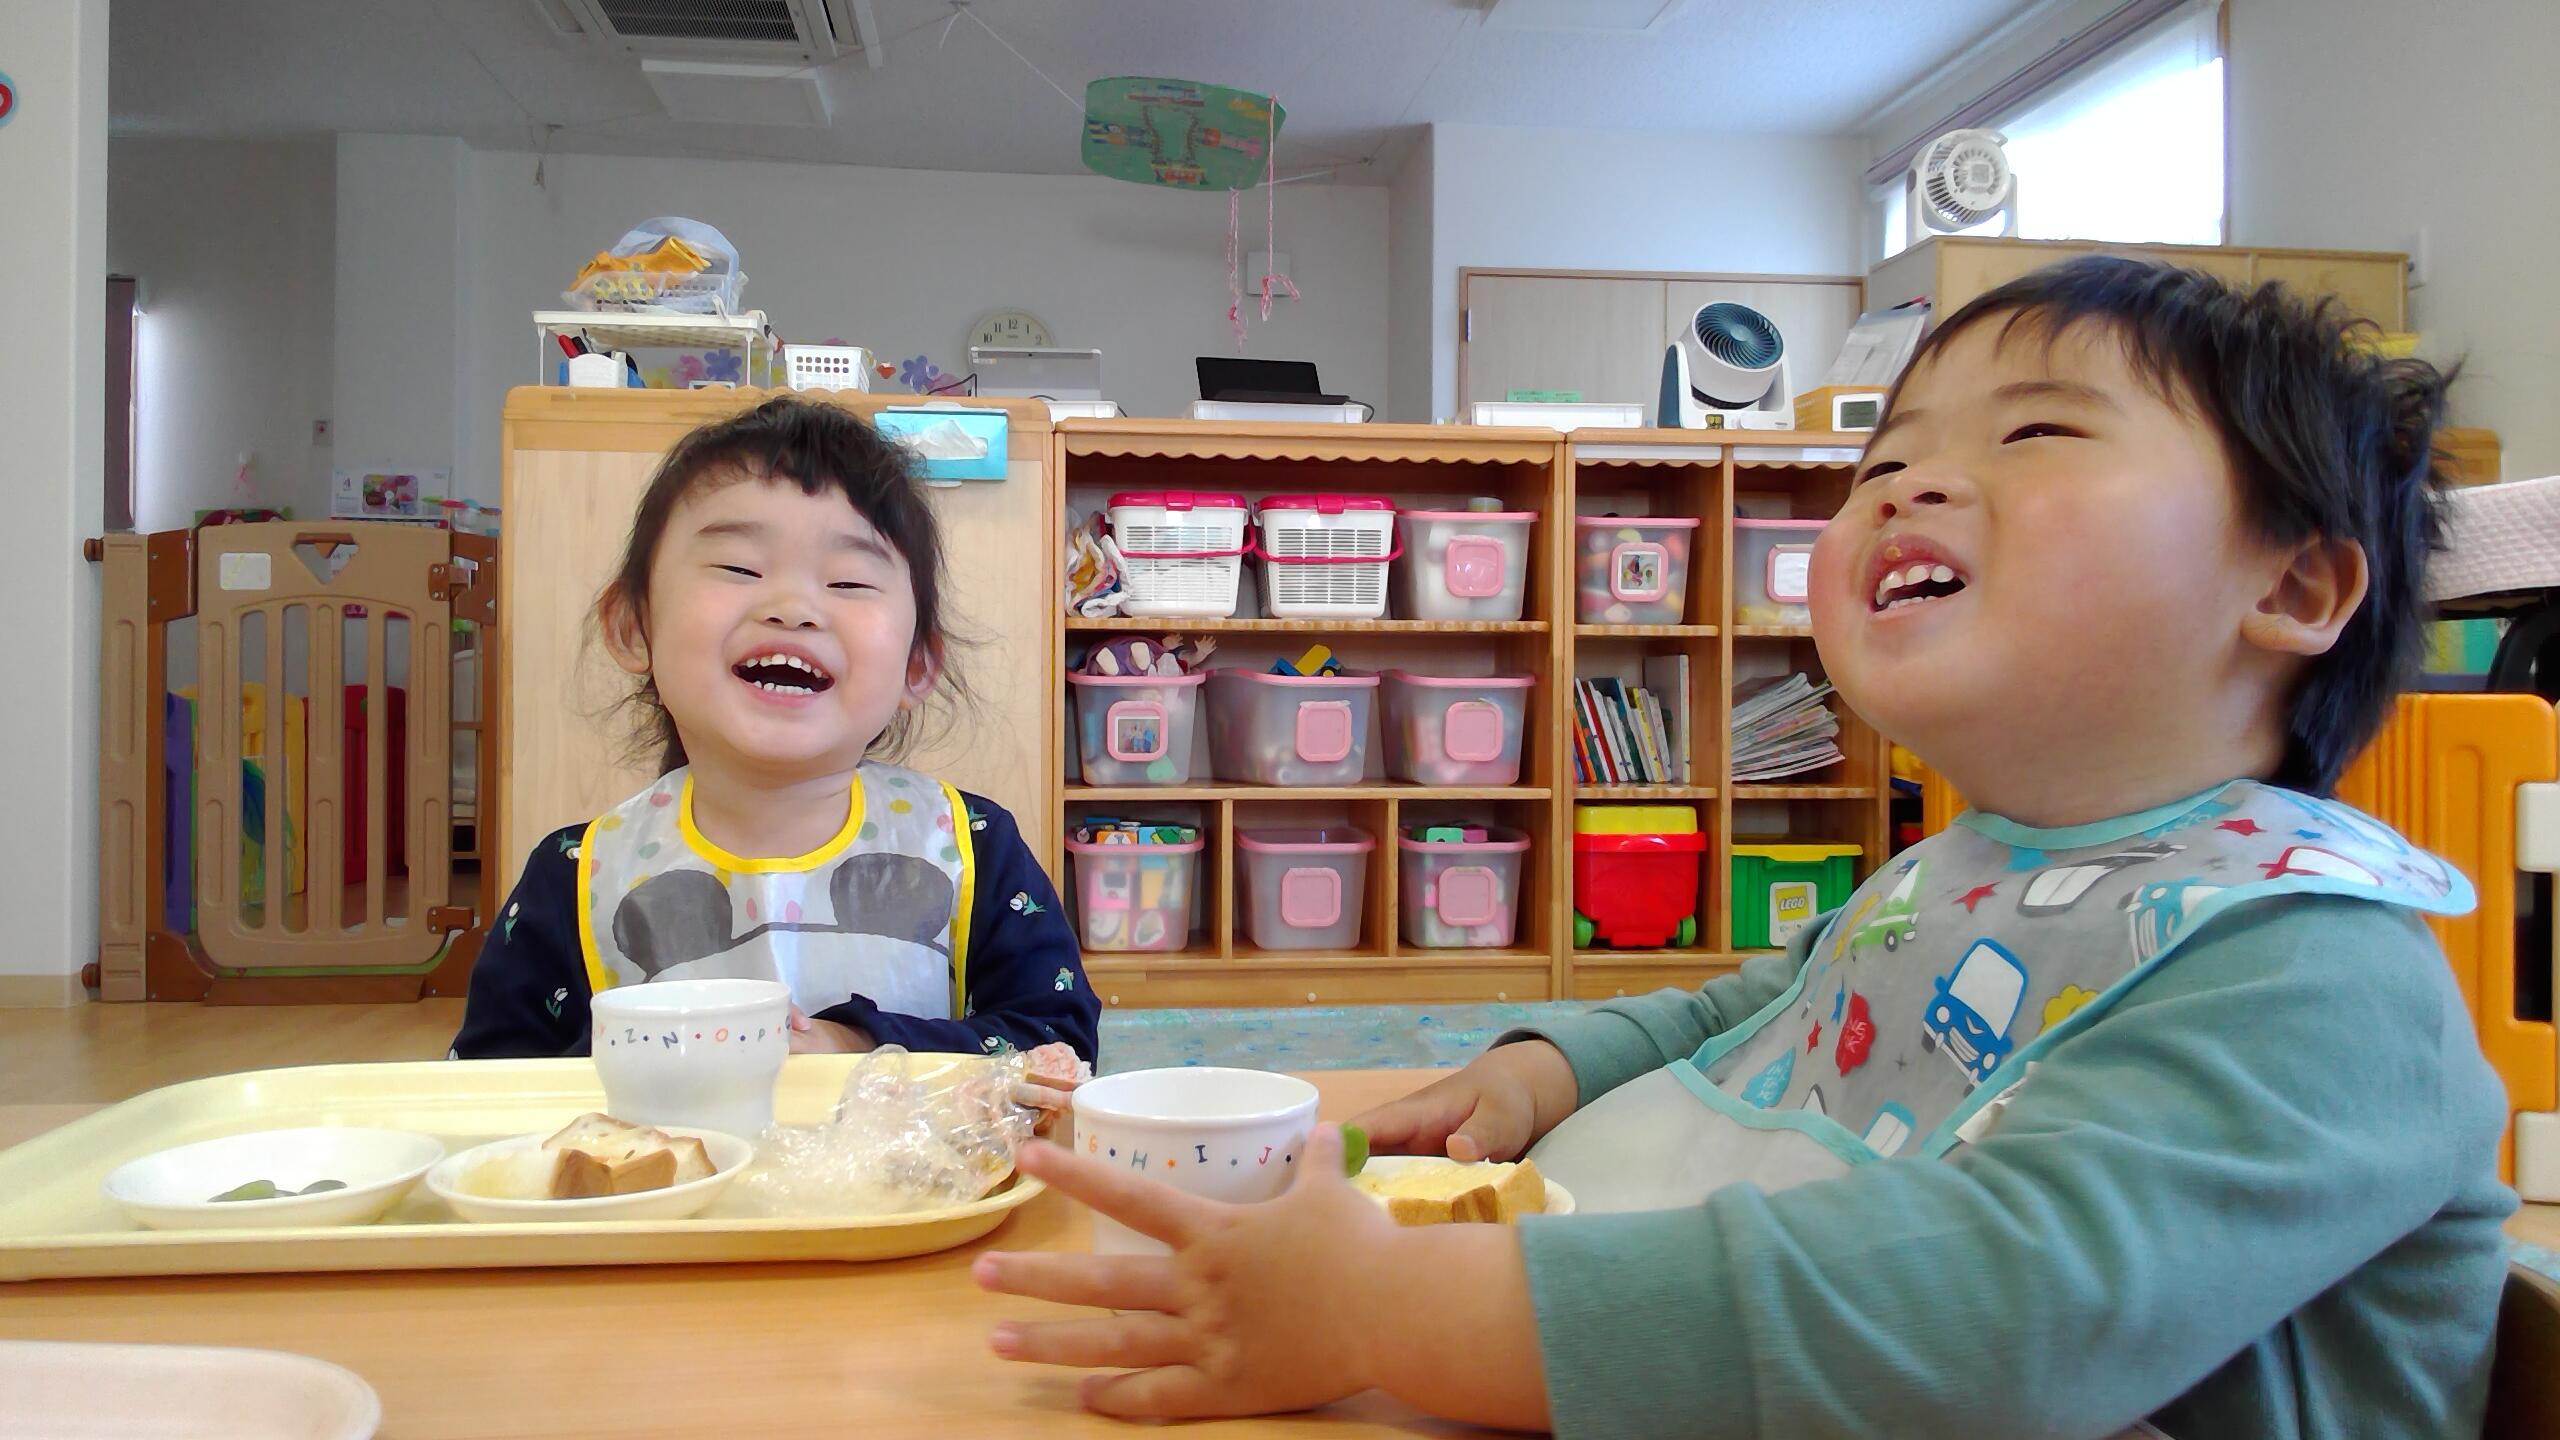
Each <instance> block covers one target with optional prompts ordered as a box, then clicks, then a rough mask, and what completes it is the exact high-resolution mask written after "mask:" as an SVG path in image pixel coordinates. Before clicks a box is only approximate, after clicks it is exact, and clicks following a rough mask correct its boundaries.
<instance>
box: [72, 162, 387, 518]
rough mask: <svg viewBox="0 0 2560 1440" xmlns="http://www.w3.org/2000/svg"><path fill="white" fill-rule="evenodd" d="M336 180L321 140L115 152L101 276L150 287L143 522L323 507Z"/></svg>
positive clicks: (141, 354) (139, 375)
mask: <svg viewBox="0 0 2560 1440" xmlns="http://www.w3.org/2000/svg"><path fill="white" fill-rule="evenodd" d="M336 176H337V166H336V161H335V158H334V155H333V152H332V148H331V146H330V144H329V142H327V141H325V140H321V141H294V142H281V143H274V142H271V143H238V142H221V141H205V140H179V139H157V138H147V137H125V138H119V139H117V140H114V141H112V142H111V143H110V144H109V145H108V147H107V268H108V270H110V271H111V272H114V273H117V274H124V275H132V276H135V277H137V278H138V279H139V280H140V281H141V282H142V291H141V294H142V319H141V322H140V324H139V325H138V327H137V330H136V339H137V341H138V345H137V348H136V351H135V355H134V382H135V397H136V404H135V426H134V428H135V437H134V438H135V445H134V471H135V474H134V481H135V515H134V518H135V524H136V527H137V528H139V529H143V530H169V529H179V528H183V527H185V526H186V525H188V524H190V523H192V522H193V520H194V519H195V512H197V511H198V510H209V509H214V508H217V507H222V506H238V505H291V506H292V507H294V513H295V514H296V515H302V516H317V515H324V514H326V513H328V508H329V488H328V487H329V454H330V447H329V446H328V445H326V444H317V443H314V441H313V439H312V430H311V425H312V422H313V421H314V420H319V419H324V418H327V417H328V415H329V413H330V410H329V389H330V379H329V356H330V348H331V344H332V335H331V330H330V313H331V309H332V302H333V300H334V297H335V289H336V284H335V277H334V275H333V273H332V270H333V266H334V264H335V261H334V259H333V256H334V254H335V229H336V216H335V211H334V207H333V201H332V195H333V193H334V190H335V184H336ZM244 454H245V455H247V456H248V457H249V476H248V484H247V485H246V486H245V487H244V486H243V485H242V484H240V483H239V480H238V478H237V477H238V474H239V471H240V457H241V456H242V455H244Z"/></svg>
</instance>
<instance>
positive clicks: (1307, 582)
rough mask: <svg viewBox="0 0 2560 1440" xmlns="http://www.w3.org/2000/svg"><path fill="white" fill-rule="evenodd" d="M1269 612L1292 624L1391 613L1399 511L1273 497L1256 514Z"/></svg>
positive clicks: (1347, 500) (1342, 498)
mask: <svg viewBox="0 0 2560 1440" xmlns="http://www.w3.org/2000/svg"><path fill="white" fill-rule="evenodd" d="M1255 515H1256V517H1257V518H1258V520H1259V521H1260V523H1261V527H1262V535H1261V539H1260V541H1259V542H1258V544H1257V547H1256V548H1257V549H1258V550H1259V551H1260V552H1261V555H1262V608H1263V609H1264V610H1266V611H1268V612H1269V613H1270V614H1271V615H1273V616H1274V617H1276V618H1280V619H1288V620H1375V619H1377V618H1378V617H1379V616H1381V615H1384V614H1386V613H1387V566H1388V565H1389V563H1390V562H1392V561H1393V560H1394V559H1395V558H1396V554H1397V551H1398V547H1397V545H1396V507H1395V506H1394V505H1393V504H1392V503H1391V502H1389V501H1385V500H1381V499H1379V498H1377V497H1376V496H1373V495H1274V496H1272V497H1271V498H1269V499H1267V500H1265V501H1263V502H1262V503H1261V504H1260V505H1259V506H1257V507H1255Z"/></svg>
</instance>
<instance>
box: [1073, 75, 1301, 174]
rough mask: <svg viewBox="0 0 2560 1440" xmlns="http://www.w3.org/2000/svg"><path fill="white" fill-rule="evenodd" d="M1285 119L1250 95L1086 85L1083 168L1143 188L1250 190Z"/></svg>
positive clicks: (1130, 79)
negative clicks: (1154, 186)
mask: <svg viewBox="0 0 2560 1440" xmlns="http://www.w3.org/2000/svg"><path fill="white" fill-rule="evenodd" d="M1288 118H1289V112H1288V111H1286V110H1284V109H1282V108H1281V107H1280V106H1279V105H1278V104H1277V103H1276V102H1274V101H1273V100H1272V98H1271V97H1270V96H1268V95H1256V94H1254V93H1253V92H1252V91H1250V90H1230V89H1228V88H1227V87H1226V86H1224V85H1203V84H1200V83H1198V82H1196V81H1191V80H1160V79H1156V78H1154V77H1152V76H1146V75H1114V76H1110V77H1108V78H1106V79H1101V80H1096V81H1094V82H1093V83H1092V84H1090V85H1088V86H1086V87H1085V90H1084V165H1085V168H1086V169H1088V170H1091V171H1092V172H1094V173H1095V174H1097V175H1108V176H1110V177H1111V178H1112V179H1114V180H1127V181H1131V182H1133V183H1135V184H1139V185H1169V186H1172V187H1173V188H1174V189H1177V190H1249V189H1251V188H1253V187H1254V186H1255V185H1258V184H1260V183H1262V173H1263V164H1264V156H1265V152H1266V150H1267V149H1268V147H1269V145H1270V143H1271V141H1272V139H1273V137H1274V136H1276V135H1277V134H1278V133H1279V130H1280V126H1281V125H1282V124H1283V123H1284V122H1285V121H1287V119H1288Z"/></svg>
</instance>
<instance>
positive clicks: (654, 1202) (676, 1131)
mask: <svg viewBox="0 0 2560 1440" xmlns="http://www.w3.org/2000/svg"><path fill="white" fill-rule="evenodd" d="M664 1128H665V1130H666V1132H667V1133H668V1134H670V1135H691V1136H693V1137H694V1138H695V1139H697V1140H700V1141H701V1142H702V1148H703V1149H705V1150H707V1151H709V1152H710V1153H711V1174H710V1176H709V1177H708V1178H707V1179H702V1180H688V1181H686V1182H685V1183H684V1184H682V1185H669V1186H667V1187H666V1188H664V1189H662V1190H642V1191H638V1192H636V1193H634V1194H630V1195H596V1196H590V1197H589V1198H587V1199H584V1200H499V1199H493V1198H491V1197H489V1196H486V1195H472V1194H469V1193H466V1192H465V1191H464V1190H462V1188H461V1181H462V1177H463V1176H465V1175H468V1174H470V1173H471V1172H472V1171H473V1170H474V1169H476V1168H477V1167H478V1166H480V1165H481V1164H483V1163H484V1162H486V1161H490V1160H494V1159H496V1158H498V1157H499V1156H501V1155H504V1154H507V1153H509V1152H512V1151H518V1150H538V1149H540V1148H541V1147H542V1142H543V1141H545V1140H548V1139H550V1138H551V1134H552V1133H553V1132H549V1131H545V1132H543V1133H541V1134H536V1135H518V1136H516V1137H515V1138H514V1139H511V1140H492V1141H490V1142H489V1143H488V1144H486V1145H475V1146H473V1147H472V1148H470V1149H468V1150H465V1151H463V1152H462V1153H461V1154H459V1155H448V1156H446V1157H445V1158H444V1160H442V1161H441V1162H439V1163H438V1164H437V1166H436V1167H435V1168H434V1169H433V1170H430V1171H428V1172H427V1190H428V1192H429V1193H431V1194H433V1195H434V1196H435V1197H436V1198H437V1199H439V1200H442V1201H443V1202H444V1203H446V1204H447V1205H450V1206H452V1207H453V1213H455V1214H456V1215H459V1216H461V1217H462V1218H463V1219H465V1220H469V1221H472V1222H474V1223H476V1224H481V1225H526V1224H557V1223H559V1222H561V1221H566V1220H683V1219H688V1218H690V1217H692V1216H695V1215H699V1214H701V1213H702V1212H703V1211H704V1210H705V1209H707V1208H709V1206H710V1204H711V1202H712V1201H714V1200H717V1199H719V1198H720V1192H721V1191H723V1190H726V1189H728V1188H729V1182H730V1181H732V1180H735V1179H737V1178H738V1172H739V1171H741V1170H744V1169H746V1168H747V1162H748V1161H750V1160H753V1159H755V1158H756V1147H755V1146H754V1144H753V1143H751V1142H749V1141H746V1140H741V1139H739V1138H738V1137H737V1136H735V1135H728V1134H723V1133H722V1132H720V1131H718V1130H702V1129H697V1128H695V1127H693V1126H690V1125H669V1126H666V1127H664Z"/></svg>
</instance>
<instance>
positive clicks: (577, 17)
mask: <svg viewBox="0 0 2560 1440" xmlns="http://www.w3.org/2000/svg"><path fill="white" fill-rule="evenodd" d="M533 5H534V9H535V10H537V11H539V12H540V13H541V15H542V17H543V19H544V20H545V21H546V22H548V23H549V24H550V26H551V28H552V29H554V30H556V31H558V32H559V33H560V34H561V35H563V36H564V37H567V38H569V39H572V40H584V41H587V42H590V43H593V44H595V45H598V46H601V47H603V48H606V49H610V50H617V51H620V52H622V53H625V54H629V55H638V56H643V57H650V56H654V57H658V58H661V59H677V60H731V61H741V60H742V61H749V62H763V63H766V64H798V65H823V64H826V63H828V62H830V61H832V60H835V59H837V58H838V57H840V56H844V55H849V54H851V53H853V52H854V51H856V50H861V49H865V48H875V47H876V45H877V43H878V42H877V39H876V36H877V34H878V29H879V27H878V26H877V24H876V23H874V22H873V21H872V18H871V14H870V10H871V0H533Z"/></svg>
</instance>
